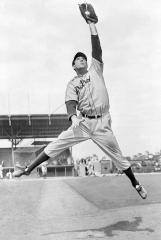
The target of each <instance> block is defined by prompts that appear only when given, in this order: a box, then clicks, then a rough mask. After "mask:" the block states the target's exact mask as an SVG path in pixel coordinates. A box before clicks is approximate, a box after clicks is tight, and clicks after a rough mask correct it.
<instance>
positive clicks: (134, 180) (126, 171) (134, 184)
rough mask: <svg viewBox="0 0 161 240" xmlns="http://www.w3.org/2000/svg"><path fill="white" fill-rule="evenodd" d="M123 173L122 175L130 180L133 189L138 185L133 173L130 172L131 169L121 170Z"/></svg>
mask: <svg viewBox="0 0 161 240" xmlns="http://www.w3.org/2000/svg"><path fill="white" fill-rule="evenodd" d="M123 172H124V173H125V174H126V176H127V177H128V178H129V179H130V181H131V183H132V185H133V187H135V186H136V185H138V184H139V183H138V181H137V180H136V178H135V176H134V174H133V172H132V169H131V167H129V168H128V169H126V170H123Z"/></svg>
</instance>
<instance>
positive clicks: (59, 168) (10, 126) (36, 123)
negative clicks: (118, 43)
mask: <svg viewBox="0 0 161 240" xmlns="http://www.w3.org/2000/svg"><path fill="white" fill-rule="evenodd" d="M69 125H70V122H69V121H68V118H67V115H66V114H51V115H48V114H37V115H36V114H33V115H9V116H8V115H1V116H0V139H7V140H9V141H10V142H11V148H0V162H1V163H2V162H3V167H4V171H5V173H6V172H7V171H9V170H10V171H13V170H14V168H15V167H16V166H19V165H21V166H22V165H23V166H25V165H27V164H29V162H31V161H32V160H33V159H34V158H35V157H36V156H37V155H38V154H39V153H40V152H41V151H42V150H43V149H44V147H45V146H46V145H47V144H48V143H49V142H50V141H48V140H47V141H44V140H43V139H44V138H45V139H49V138H56V137H57V136H58V135H59V134H60V133H61V132H62V131H63V130H66V129H67V128H68V127H69ZM24 139H33V142H32V144H31V146H26V147H20V146H19V145H20V142H21V141H22V140H24ZM37 139H39V140H37ZM40 139H42V141H41V140H40ZM69 158H70V159H72V155H71V149H67V150H65V151H64V152H63V153H61V154H60V155H59V156H57V158H56V159H49V161H48V168H49V173H50V174H49V175H51V176H52V175H53V176H59V175H61V176H62V175H65V176H67V175H73V167H74V166H73V164H72V160H71V161H69V160H68V159H69ZM67 160H68V161H67ZM37 172H38V173H39V174H40V175H41V167H39V169H36V172H34V173H37Z"/></svg>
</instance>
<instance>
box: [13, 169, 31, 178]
mask: <svg viewBox="0 0 161 240" xmlns="http://www.w3.org/2000/svg"><path fill="white" fill-rule="evenodd" d="M22 175H29V172H27V167H25V168H24V167H18V169H17V170H15V171H14V172H13V173H12V177H21V176H22Z"/></svg>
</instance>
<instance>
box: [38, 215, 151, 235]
mask: <svg viewBox="0 0 161 240" xmlns="http://www.w3.org/2000/svg"><path fill="white" fill-rule="evenodd" d="M141 222H142V218H141V217H135V218H134V220H133V221H131V222H130V221H119V222H116V223H114V224H111V225H108V226H106V227H102V228H98V229H86V230H78V231H64V232H50V233H46V234H43V235H51V234H63V233H69V232H73V233H81V232H82V233H86V235H85V237H94V236H95V235H97V234H98V233H102V234H103V235H104V236H108V237H112V236H115V235H117V234H116V233H114V231H129V232H150V233H152V232H154V230H153V229H151V228H139V225H140V224H141Z"/></svg>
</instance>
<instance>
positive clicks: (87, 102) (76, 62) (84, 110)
mask: <svg viewBox="0 0 161 240" xmlns="http://www.w3.org/2000/svg"><path fill="white" fill-rule="evenodd" d="M79 8H80V11H81V14H82V16H83V17H84V19H85V20H86V22H87V24H88V25H89V29H90V34H91V45H92V61H91V65H90V67H89V69H88V64H87V56H86V55H85V54H84V53H82V52H78V53H76V55H75V56H74V58H73V61H72V67H73V69H74V70H75V73H76V76H75V77H74V78H73V79H72V80H70V81H69V83H68V85H67V88H66V95H65V103H66V108H67V113H68V118H69V121H71V126H70V127H69V128H68V129H67V130H66V131H63V132H62V133H61V134H60V135H59V136H58V138H57V139H56V140H55V141H53V142H51V143H50V144H49V145H48V146H47V147H46V148H45V149H44V151H43V152H42V153H41V154H40V155H39V156H38V157H37V158H36V159H35V160H34V161H33V162H32V163H31V164H30V165H29V166H27V167H26V168H20V169H18V170H17V171H15V172H14V173H13V176H14V177H20V176H22V175H29V174H30V172H31V171H32V170H33V169H34V168H35V167H37V166H38V165H40V164H41V163H42V162H44V161H46V160H47V159H48V158H49V157H56V156H57V155H58V154H60V153H61V152H62V151H64V150H65V149H67V148H69V147H71V146H73V145H76V144H78V143H80V142H83V141H85V140H88V139H91V140H92V141H93V142H94V143H95V144H96V145H97V146H99V148H100V149H102V151H103V152H104V153H105V154H107V155H108V156H109V157H110V158H111V159H112V160H113V162H114V164H115V165H116V167H117V168H118V169H119V170H121V171H123V172H124V173H125V174H126V176H127V177H128V178H129V179H130V181H131V183H132V186H133V187H134V188H135V189H136V191H137V192H138V193H139V195H140V196H141V197H142V198H143V199H145V198H146V197H147V191H146V190H145V188H144V187H143V186H142V185H141V184H140V183H139V181H138V180H137V179H136V178H135V176H134V174H133V172H132V169H131V167H130V163H129V161H128V160H127V159H125V158H123V156H122V153H121V150H120V148H119V145H118V143H117V140H116V138H115V136H114V134H113V131H112V129H111V116H110V113H109V96H108V92H107V88H106V85H105V81H104V77H103V67H104V64H103V60H102V49H101V45H100V40H99V36H98V32H97V28H96V23H97V21H98V18H97V16H96V14H95V11H94V8H93V6H91V4H81V5H79Z"/></svg>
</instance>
